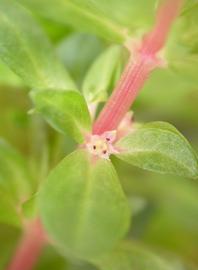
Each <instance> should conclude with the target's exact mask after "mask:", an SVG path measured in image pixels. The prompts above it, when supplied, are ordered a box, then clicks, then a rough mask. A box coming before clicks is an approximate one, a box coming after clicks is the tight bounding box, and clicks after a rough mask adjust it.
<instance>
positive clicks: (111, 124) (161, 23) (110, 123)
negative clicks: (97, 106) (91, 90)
mask: <svg viewBox="0 0 198 270" xmlns="http://www.w3.org/2000/svg"><path fill="white" fill-rule="evenodd" d="M181 4H182V0H166V1H164V2H163V4H162V5H161V6H160V8H159V10H158V13H157V17H156V23H155V26H154V29H153V30H152V31H151V32H150V33H149V34H147V35H146V36H145V37H144V38H143V42H142V47H141V48H140V50H139V51H138V55H137V57H136V58H135V59H133V58H132V57H131V58H130V60H129V63H128V65H127V66H126V68H125V70H124V72H123V74H122V77H121V79H120V81H119V82H118V85H117V87H116V88H115V90H114V91H113V93H112V95H111V97H110V98H109V100H108V102H107V103H106V105H105V106H104V108H103V110H102V111H101V113H100V115H99V117H98V119H97V120H96V122H95V124H94V127H93V133H94V134H102V133H104V132H105V131H109V130H114V129H116V128H117V127H118V125H119V123H120V121H121V120H122V118H123V117H124V116H125V114H126V112H127V111H128V110H129V109H130V106H131V105H132V103H133V101H134V100H135V98H136V96H137V94H138V93H139V91H140V89H141V88H142V87H143V85H144V83H145V81H146V80H147V78H148V77H149V75H150V73H151V71H152V70H153V69H154V68H156V67H157V66H159V62H160V61H159V60H158V59H157V52H159V51H160V50H161V49H162V47H163V46H164V44H165V42H166V40H167V37H168V33H169V31H170V28H171V26H172V24H173V21H174V19H175V18H176V16H177V15H178V13H179V10H180V7H181Z"/></svg>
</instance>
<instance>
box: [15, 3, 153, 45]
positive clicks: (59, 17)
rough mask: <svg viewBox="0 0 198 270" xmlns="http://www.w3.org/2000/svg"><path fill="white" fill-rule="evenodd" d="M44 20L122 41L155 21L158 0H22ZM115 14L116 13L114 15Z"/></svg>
mask: <svg viewBox="0 0 198 270" xmlns="http://www.w3.org/2000/svg"><path fill="white" fill-rule="evenodd" d="M19 2H21V3H23V4H24V5H26V6H27V7H29V8H30V9H31V10H33V11H35V12H36V13H39V14H41V15H42V16H44V17H48V18H51V19H53V20H55V21H58V22H61V23H63V24H66V25H68V24H69V25H71V26H73V27H74V28H75V29H77V30H80V31H84V32H90V33H94V34H96V35H99V36H101V37H103V38H105V39H107V40H111V41H114V42H123V41H125V39H126V38H127V35H128V32H130V31H135V30H136V29H137V27H141V26H142V27H147V26H148V25H150V24H151V22H152V21H153V18H154V11H155V7H156V3H157V1H156V0H149V1H147V2H145V1H143V0H139V1H138V2H137V1H135V0H124V1H122V2H121V1H119V0H116V1H115V0H109V1H104V0H102V1H89V0H84V1H81V0H74V1H64V0H58V1H56V2H54V1H53V0H50V1H49V0H19ZM112 11H113V12H112Z"/></svg>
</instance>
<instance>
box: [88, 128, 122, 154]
mask: <svg viewBox="0 0 198 270" xmlns="http://www.w3.org/2000/svg"><path fill="white" fill-rule="evenodd" d="M115 140H116V130H112V131H106V132H104V133H103V134H102V135H91V136H90V137H89V138H88V141H87V143H86V148H87V149H88V151H89V152H90V153H91V154H93V155H95V156H98V157H101V158H104V159H109V156H110V155H111V154H114V153H117V151H116V149H115V148H114V146H113V143H114V142H115Z"/></svg>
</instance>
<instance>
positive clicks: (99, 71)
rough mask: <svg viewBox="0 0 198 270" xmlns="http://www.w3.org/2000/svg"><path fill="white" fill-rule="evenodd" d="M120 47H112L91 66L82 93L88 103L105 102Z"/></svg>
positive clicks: (117, 61)
mask: <svg viewBox="0 0 198 270" xmlns="http://www.w3.org/2000/svg"><path fill="white" fill-rule="evenodd" d="M121 54H122V47H120V46H116V45H113V46H111V47H110V48H108V49H107V50H105V51H104V52H103V53H102V54H101V55H100V56H99V57H98V58H97V59H96V60H95V61H94V63H93V64H92V66H91V68H90V69H89V70H88V73H87V75H86V77H85V79H84V82H83V93H84V95H85V98H86V100H87V102H88V103H92V102H100V101H105V100H106V99H107V97H108V94H107V91H108V89H109V87H110V85H111V82H112V79H113V76H114V73H115V71H116V68H117V67H118V64H119V61H120V58H121Z"/></svg>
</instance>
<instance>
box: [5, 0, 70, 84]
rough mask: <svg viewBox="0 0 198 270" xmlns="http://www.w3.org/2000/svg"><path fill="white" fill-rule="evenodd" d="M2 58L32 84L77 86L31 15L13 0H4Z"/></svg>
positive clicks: (27, 82) (26, 81)
mask: <svg viewBox="0 0 198 270" xmlns="http://www.w3.org/2000/svg"><path fill="white" fill-rule="evenodd" d="M0 58H1V59H2V61H3V62H4V63H6V64H7V65H8V66H9V67H10V68H11V69H12V70H13V71H14V72H15V73H16V74H17V75H19V76H20V77H21V78H22V79H23V80H24V81H25V83H26V84H27V85H28V86H30V87H34V88H40V87H41V88H44V87H45V88H50V87H59V88H69V89H71V88H72V89H73V88H74V84H73V82H72V80H71V79H70V77H69V75H68V74H67V72H66V71H65V70H64V67H63V66H62V65H61V64H60V63H59V62H58V60H57V58H56V57H55V55H54V53H53V50H52V47H51V46H50V44H49V42H48V39H47V38H46V37H45V35H44V33H43V32H42V30H41V29H40V28H39V26H38V25H37V24H36V23H35V22H34V20H33V18H32V16H31V14H30V13H29V12H28V11H27V10H26V9H24V8H23V7H22V6H20V5H19V4H17V3H16V2H14V1H12V0H0Z"/></svg>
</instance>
